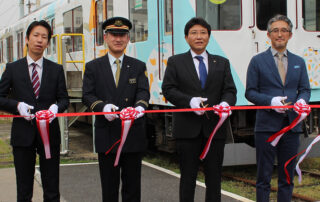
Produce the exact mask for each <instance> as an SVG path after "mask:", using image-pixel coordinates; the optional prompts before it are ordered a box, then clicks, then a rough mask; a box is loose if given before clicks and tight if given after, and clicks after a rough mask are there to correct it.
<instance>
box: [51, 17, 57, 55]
mask: <svg viewBox="0 0 320 202" xmlns="http://www.w3.org/2000/svg"><path fill="white" fill-rule="evenodd" d="M55 26H56V20H55V19H54V18H53V19H52V20H51V29H52V35H55V34H56V29H55ZM56 40H57V39H56V37H53V38H52V39H51V44H52V53H53V54H56V52H57V49H56V48H57V47H56V45H57V44H56Z"/></svg>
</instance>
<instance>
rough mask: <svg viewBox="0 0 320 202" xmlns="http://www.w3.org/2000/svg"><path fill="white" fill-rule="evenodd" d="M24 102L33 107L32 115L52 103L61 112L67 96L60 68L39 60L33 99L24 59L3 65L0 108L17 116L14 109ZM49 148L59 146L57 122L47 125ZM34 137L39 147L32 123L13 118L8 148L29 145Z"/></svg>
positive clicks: (34, 124) (34, 126)
mask: <svg viewBox="0 0 320 202" xmlns="http://www.w3.org/2000/svg"><path fill="white" fill-rule="evenodd" d="M19 102H25V103H27V104H29V105H32V106H34V109H33V110H32V111H31V112H32V113H35V112H37V111H40V110H47V109H49V107H50V106H51V105H52V104H57V105H58V112H59V113H61V112H64V111H65V110H66V109H67V107H68V105H69V99H68V93H67V90H66V83H65V77H64V71H63V67H62V66H61V65H58V64H56V63H54V62H52V61H50V60H47V59H45V58H43V71H42V78H41V84H40V92H39V97H38V99H36V97H35V95H34V92H33V87H32V83H31V79H30V75H29V70H28V63H27V59H26V58H22V59H20V60H17V61H15V62H13V63H8V64H7V65H6V70H5V71H4V73H3V74H2V77H1V81H0V109H1V110H4V111H7V112H9V113H12V114H17V115H18V114H19V112H18V110H17V106H18V103H19ZM49 133H50V145H55V146H59V145H60V129H59V123H58V120H57V119H54V120H53V122H52V123H50V132H49ZM34 138H38V140H39V141H38V142H40V144H42V140H41V137H40V135H39V133H38V129H37V127H36V121H35V119H33V120H32V121H27V120H25V119H24V118H14V119H13V122H12V129H11V145H12V146H31V145H32V144H33V142H34Z"/></svg>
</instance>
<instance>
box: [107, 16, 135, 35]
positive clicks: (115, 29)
mask: <svg viewBox="0 0 320 202" xmlns="http://www.w3.org/2000/svg"><path fill="white" fill-rule="evenodd" d="M131 28H132V24H131V22H130V20H128V19H126V18H123V17H112V18H109V19H107V20H106V21H104V23H103V24H102V29H103V30H104V31H105V32H111V33H118V34H123V33H128V32H129V30H130V29H131Z"/></svg>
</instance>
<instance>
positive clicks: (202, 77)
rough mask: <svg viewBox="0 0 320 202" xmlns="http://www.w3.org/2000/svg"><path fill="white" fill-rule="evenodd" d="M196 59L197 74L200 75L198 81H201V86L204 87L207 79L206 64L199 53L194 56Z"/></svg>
mask: <svg viewBox="0 0 320 202" xmlns="http://www.w3.org/2000/svg"><path fill="white" fill-rule="evenodd" d="M195 58H197V60H199V75H200V82H201V87H202V88H204V86H205V84H206V80H207V76H208V74H207V69H206V65H205V64H204V62H203V57H202V56H201V55H198V56H195Z"/></svg>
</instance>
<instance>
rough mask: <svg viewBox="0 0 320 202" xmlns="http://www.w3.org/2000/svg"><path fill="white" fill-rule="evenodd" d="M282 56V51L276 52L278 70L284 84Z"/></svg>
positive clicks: (284, 74) (284, 72)
mask: <svg viewBox="0 0 320 202" xmlns="http://www.w3.org/2000/svg"><path fill="white" fill-rule="evenodd" d="M282 58H283V53H278V71H279V74H280V78H281V81H282V84H284V83H285V81H286V69H285V68H284V65H283V62H282Z"/></svg>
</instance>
